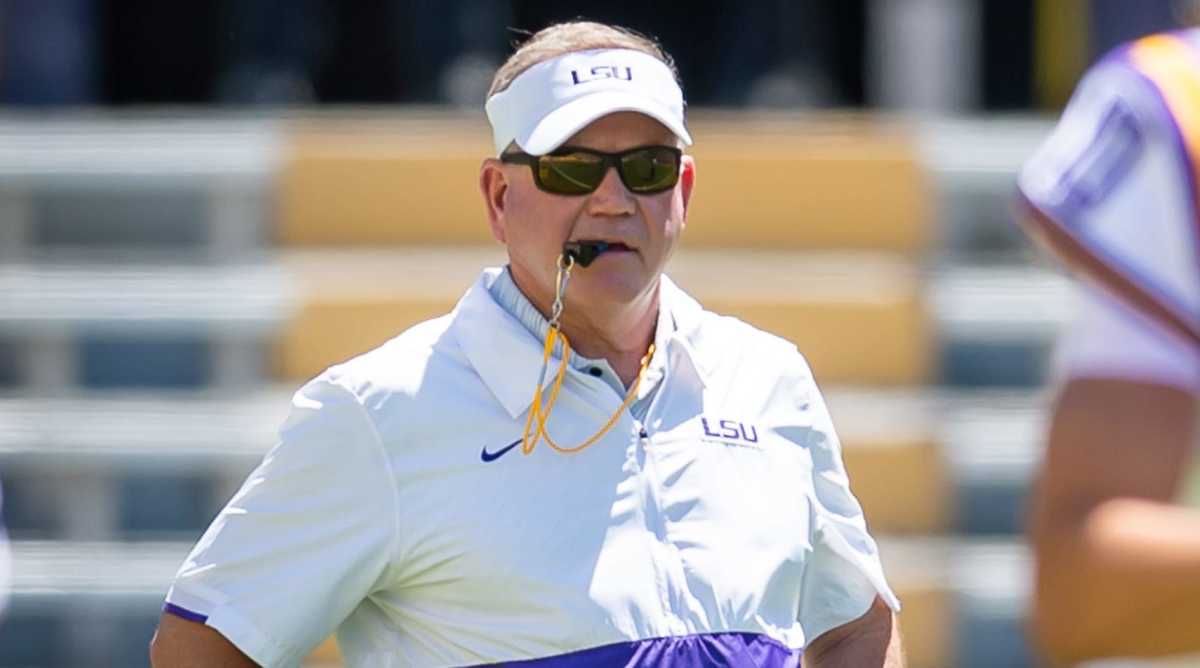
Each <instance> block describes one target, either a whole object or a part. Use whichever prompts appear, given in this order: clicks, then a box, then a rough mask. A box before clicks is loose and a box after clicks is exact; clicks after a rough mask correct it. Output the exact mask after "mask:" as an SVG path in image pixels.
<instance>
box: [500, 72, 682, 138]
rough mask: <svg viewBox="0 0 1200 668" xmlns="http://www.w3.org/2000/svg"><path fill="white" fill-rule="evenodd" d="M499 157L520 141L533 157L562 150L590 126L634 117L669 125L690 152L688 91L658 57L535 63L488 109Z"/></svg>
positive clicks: (503, 91) (502, 92)
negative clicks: (608, 118) (620, 114)
mask: <svg viewBox="0 0 1200 668" xmlns="http://www.w3.org/2000/svg"><path fill="white" fill-rule="evenodd" d="M484 109H485V110H486V111H487V117H488V121H489V122H490V123H491V124H492V140H493V141H494V142H495V144H496V155H500V154H501V153H503V152H504V150H505V149H506V148H508V145H509V144H511V143H512V142H516V143H517V146H520V147H521V150H523V151H525V152H526V153H529V154H530V155H544V154H546V153H549V152H551V151H553V150H554V149H556V148H558V147H559V146H561V145H562V144H563V143H564V142H565V141H567V139H569V138H570V137H571V135H573V134H575V133H576V132H579V131H580V130H582V129H583V128H584V127H585V126H586V125H587V124H588V123H591V122H592V121H594V120H596V119H597V118H600V117H601V116H605V115H607V114H611V113H613V112H617V111H636V112H639V113H643V114H646V115H647V116H650V117H651V118H654V119H655V120H657V121H658V122H660V123H662V124H663V125H665V126H667V128H668V129H670V130H671V132H673V133H675V135H676V136H677V137H679V139H681V140H682V141H683V143H684V144H685V145H687V146H690V145H691V144H692V137H691V135H689V134H688V131H687V126H686V125H685V123H684V120H683V91H682V90H680V89H679V84H678V83H676V82H675V77H674V75H672V74H671V70H670V68H668V67H667V66H666V64H665V63H663V62H662V61H660V60H659V59H657V58H655V57H653V56H651V55H650V54H647V53H642V52H641V51H633V50H630V49H596V50H593V51H576V52H573V53H567V54H564V55H562V56H559V57H557V58H553V59H551V60H547V61H545V62H542V63H538V64H537V65H534V66H533V67H530V68H529V69H527V70H525V71H524V72H522V73H521V74H520V75H519V76H518V77H517V78H516V79H513V82H512V83H511V84H510V85H509V86H508V88H506V89H504V90H502V91H500V92H499V93H496V94H495V95H493V96H491V97H490V98H488V101H487V104H486V105H485V106H484Z"/></svg>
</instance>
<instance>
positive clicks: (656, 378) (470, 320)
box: [453, 267, 705, 418]
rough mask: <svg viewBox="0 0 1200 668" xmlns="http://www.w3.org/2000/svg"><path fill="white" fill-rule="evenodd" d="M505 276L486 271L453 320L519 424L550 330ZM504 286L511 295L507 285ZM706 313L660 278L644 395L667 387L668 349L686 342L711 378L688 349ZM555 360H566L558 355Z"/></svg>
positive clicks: (478, 367) (481, 373) (475, 361)
mask: <svg viewBox="0 0 1200 668" xmlns="http://www.w3.org/2000/svg"><path fill="white" fill-rule="evenodd" d="M505 274H506V270H505V269H502V268H498V267H494V268H488V269H485V270H484V271H483V273H482V274H480V276H479V279H478V280H476V282H475V284H474V285H472V286H471V288H470V289H468V290H467V293H466V294H465V295H463V297H462V299H461V300H459V302H458V305H457V306H456V307H455V309H454V314H453V317H454V330H455V335H456V337H457V339H458V342H459V345H461V346H462V349H463V352H464V354H466V356H467V359H468V360H470V362H471V366H472V367H474V368H475V370H476V372H477V373H479V376H480V378H481V379H482V380H483V382H484V384H486V385H487V387H488V389H489V390H491V392H492V394H493V395H494V396H495V397H496V399H497V400H499V401H500V403H501V405H503V406H504V409H505V410H506V411H507V412H508V414H509V415H511V416H512V417H514V418H515V417H517V416H519V415H521V414H522V413H524V412H525V410H526V409H528V408H529V404H530V403H531V402H532V400H533V388H534V386H535V385H536V384H537V380H538V374H539V372H540V371H541V368H542V341H543V338H541V337H544V336H545V333H546V328H547V327H549V324H548V323H547V322H546V319H545V318H544V317H542V315H541V313H540V312H538V310H537V309H536V308H535V307H534V306H533V304H531V303H530V302H529V300H528V299H527V298H525V296H524V294H522V293H521V292H520V290H519V289H517V288H516V284H515V283H513V282H512V279H511V277H508V276H506V275H505ZM504 281H507V283H508V284H509V285H510V286H511V290H510V289H509V287H508V286H506V285H504V284H503V283H502V282H504ZM498 282H501V284H499V285H498V284H497V283H498ZM514 293H515V294H514ZM502 302H506V303H509V304H510V307H509V308H505V304H503V303H502ZM513 305H515V308H514V307H513ZM702 313H703V309H702V308H701V307H700V305H699V304H698V303H696V301H695V300H694V299H692V298H691V297H690V296H689V295H687V293H685V292H684V291H683V290H681V289H679V288H678V287H677V286H676V285H675V283H674V282H672V281H671V280H670V279H669V278H667V277H666V276H662V277H661V278H660V283H659V314H658V324H657V329H656V331H655V335H654V341H655V353H654V356H653V357H652V358H651V361H650V365H649V367H648V368H647V370H646V374H647V375H646V377H645V378H644V379H643V383H642V387H640V388H639V391H638V394H639V395H642V396H644V395H645V394H646V393H649V391H650V389H651V388H653V387H655V386H656V385H657V384H658V383H659V382H661V381H662V378H663V375H664V367H665V364H666V359H667V350H668V347H669V346H670V345H671V343H672V341H673V340H679V339H680V338H681V337H683V339H684V341H682V342H683V343H684V349H685V350H686V351H687V353H688V354H689V356H690V357H692V362H693V364H694V365H695V366H696V367H697V370H699V371H701V373H700V374H699V375H700V377H701V379H703V377H704V376H705V374H704V372H703V367H702V366H701V365H700V363H699V360H698V359H697V358H696V354H695V350H694V348H693V347H692V346H691V345H687V343H686V338H688V337H689V336H690V333H691V332H693V331H694V330H695V329H696V328H697V327H698V325H699V321H700V316H701V314H702ZM572 357H575V358H577V359H580V360H581V361H580V365H577V364H572V365H571V366H572V367H576V368H580V366H581V365H582V366H586V365H587V364H589V363H595V362H591V361H589V360H586V359H582V358H579V356H576V355H573V356H572ZM554 359H555V360H557V359H560V357H559V355H558V353H557V351H556V353H555V357H554ZM605 364H607V362H605Z"/></svg>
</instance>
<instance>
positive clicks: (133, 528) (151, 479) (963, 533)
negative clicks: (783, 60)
mask: <svg viewBox="0 0 1200 668" xmlns="http://www.w3.org/2000/svg"><path fill="white" fill-rule="evenodd" d="M692 130H693V134H694V136H695V137H696V139H697V144H696V149H695V154H696V156H697V161H698V164H699V180H698V184H699V186H698V189H697V195H696V199H695V202H694V209H693V214H692V217H691V221H690V225H689V228H688V231H687V233H686V234H685V237H684V246H683V248H682V250H681V251H680V253H679V254H678V256H677V257H676V258H675V259H674V260H673V261H672V264H671V268H670V270H669V273H671V274H672V275H673V276H674V277H675V278H676V280H677V282H679V283H680V284H681V285H682V286H683V287H684V288H685V289H687V290H689V291H691V292H692V293H694V294H695V295H697V296H698V297H699V298H700V299H701V300H702V301H703V302H705V303H706V304H707V305H708V306H709V307H710V308H712V309H714V310H718V311H724V312H728V313H731V314H735V315H739V316H741V317H743V318H745V319H747V320H749V321H750V322H753V323H756V324H759V325H760V326H763V327H764V328H767V329H769V330H772V331H775V332H777V333H779V334H781V335H784V336H786V337H788V338H791V339H792V340H794V341H795V342H797V344H798V345H799V346H800V348H801V350H802V351H804V352H805V353H806V354H807V356H808V357H809V360H810V362H811V364H812V366H813V368H814V370H815V372H816V374H817V377H818V379H819V381H820V382H821V383H822V385H823V387H824V388H825V391H826V393H827V395H828V398H829V402H830V405H831V410H832V412H833V414H834V418H835V420H836V422H837V425H838V427H839V429H840V431H841V433H842V437H843V441H844V442H845V454H846V460H847V463H848V466H849V468H850V472H851V479H852V482H853V486H854V489H855V491H856V492H857V494H858V495H859V497H860V498H861V500H862V502H863V505H864V506H865V507H866V510H867V513H868V519H869V521H870V522H871V524H872V527H873V530H874V532H875V533H876V535H877V536H879V537H880V538H881V544H882V550H883V555H884V558H885V564H886V566H887V569H888V571H889V575H890V578H891V580H892V582H893V584H894V586H895V587H896V588H897V590H898V591H899V594H900V596H901V598H902V600H903V601H904V603H905V605H906V608H905V612H904V614H903V617H902V625H903V629H904V632H905V636H906V642H907V644H908V648H909V657H910V665H911V666H913V668H951V667H954V666H972V667H975V668H989V667H997V668H999V667H1001V666H1003V667H1010V666H1032V665H1035V662H1034V660H1033V659H1032V657H1031V656H1030V653H1029V649H1028V647H1027V645H1026V643H1025V641H1024V639H1023V636H1022V633H1021V613H1022V609H1023V606H1024V604H1025V597H1026V591H1027V576H1028V564H1027V559H1026V555H1025V552H1024V549H1023V548H1022V546H1021V545H1020V543H1019V540H1018V538H1017V532H1018V531H1019V525H1020V521H1021V520H1020V518H1021V514H1022V507H1023V502H1024V496H1025V493H1026V489H1027V487H1028V477H1029V469H1030V466H1031V464H1032V462H1033V461H1034V460H1035V459H1036V457H1037V450H1036V449H1037V445H1038V439H1039V437H1038V435H1039V420H1040V418H1039V417H1038V416H1039V414H1040V412H1039V411H1038V409H1037V406H1038V402H1039V399H1040V390H1039V385H1040V383H1041V381H1042V379H1043V374H1044V368H1045V363H1046V360H1047V350H1048V344H1049V342H1050V339H1051V337H1052V336H1053V333H1054V330H1055V328H1056V326H1057V324H1058V323H1059V322H1061V320H1062V318H1063V317H1064V316H1065V314H1066V313H1068V311H1069V306H1070V297H1069V294H1068V293H1067V291H1066V285H1065V283H1064V281H1063V280H1062V279H1061V278H1059V277H1057V276H1055V275H1053V274H1051V273H1049V272H1047V271H1046V270H1043V269H1039V268H1036V267H1033V266H1030V265H1029V264H1028V262H1027V257H1026V255H1025V254H1024V250H1023V249H1024V247H1023V241H1021V239H1020V238H1019V237H1018V235H1017V233H1016V231H1015V230H1013V229H1012V228H1011V227H1010V223H1009V222H1008V220H1007V210H1008V209H1007V207H1008V196H1009V194H1010V190H1011V187H1012V178H1013V173H1014V170H1015V168H1016V167H1017V165H1018V164H1019V163H1020V161H1021V160H1022V159H1023V158H1024V157H1025V156H1026V155H1027V154H1028V153H1029V152H1030V151H1031V150H1032V148H1033V147H1034V145H1035V144H1036V142H1037V141H1038V139H1039V138H1040V137H1041V136H1042V134H1043V133H1044V132H1045V131H1047V130H1048V125H1046V124H1045V123H1042V122H1034V121H1026V120H1020V119H1010V120H1002V121H1001V120H995V121H973V122H968V121H939V122H936V123H928V124H925V123H919V122H902V121H899V120H880V119H878V118H871V117H862V116H854V115H816V116H812V115H810V116H803V117H797V116H771V115H761V114H758V115H737V114H732V113H708V114H705V113H702V112H700V113H697V114H695V117H694V119H693V122H692ZM488 139H489V135H488V133H487V131H486V129H485V127H484V126H483V124H482V119H481V118H478V117H476V116H471V117H460V116H456V115H453V114H451V113H443V112H438V113H434V112H423V111H413V112H403V113H391V114H377V113H365V112H363V113H358V112H347V113H342V114H339V115H320V114H316V115H308V116H305V117H302V118H291V117H279V118H262V117H247V116H236V115H234V116H221V115H220V114H205V116H204V117H203V118H200V117H194V116H173V115H169V114H167V115H162V114H160V115H153V116H148V115H131V116H121V117H116V118H114V117H111V116H105V117H102V118H89V117H87V116H77V117H63V118H52V119H38V118H34V117H31V116H26V117H16V116H14V117H7V118H4V119H2V120H0V387H2V389H3V393H2V394H0V469H2V470H3V472H4V484H5V494H6V498H5V510H6V520H7V522H8V524H9V527H10V530H11V534H12V538H13V540H14V557H15V588H14V592H13V602H12V607H11V610H10V613H9V618H8V620H7V622H6V624H5V626H4V627H3V629H0V667H5V666H19V665H25V664H28V663H38V665H71V666H111V665H142V664H144V662H145V658H144V657H145V648H146V643H147V642H148V641H149V639H150V635H151V633H152V632H153V628H154V623H155V620H156V618H157V616H158V611H159V608H160V605H161V602H162V597H163V594H164V592H165V588H166V585H167V583H168V581H169V579H170V577H171V575H172V574H173V572H174V569H175V568H176V567H177V566H178V564H179V563H180V561H181V560H182V558H183V556H184V555H185V554H186V551H187V549H188V547H189V546H190V544H191V542H192V541H194V540H195V539H196V537H197V536H198V534H199V532H200V531H201V530H202V529H203V528H204V527H205V526H206V525H207V523H208V522H209V520H210V519H211V518H212V516H213V515H214V514H215V512H216V511H217V509H218V508H219V507H220V506H221V505H222V504H223V503H224V501H225V500H226V499H227V498H228V497H229V495H230V494H231V493H232V492H233V490H234V489H236V486H237V485H238V484H239V483H240V481H241V479H242V478H243V477H244V476H245V475H246V473H247V472H248V471H249V470H250V468H251V467H252V466H253V465H254V464H255V463H256V462H257V460H258V459H259V458H260V457H261V455H262V453H263V452H264V451H265V450H266V449H267V448H268V447H269V446H270V445H271V444H272V441H273V431H274V429H275V427H276V426H277V425H278V423H279V422H280V420H281V419H282V417H283V414H284V412H285V411H286V408H287V400H288V396H289V394H290V392H292V391H293V390H294V389H295V388H296V387H297V386H298V385H299V384H300V383H301V382H302V381H303V380H304V379H305V378H307V377H309V376H311V375H313V374H315V373H317V372H319V371H320V370H321V369H322V368H324V367H325V366H328V365H329V364H332V363H335V362H337V361H339V360H342V359H345V358H347V357H349V356H351V355H353V354H355V353H356V352H359V351H362V350H365V349H367V348H369V347H372V346H374V345H377V344H378V343H381V342H382V341H384V340H386V339H387V338H389V337H390V336H392V335H394V334H395V333H398V332H399V331H401V330H402V329H404V328H405V327H406V326H407V325H409V324H411V323H413V322H416V321H418V320H420V319H424V318H426V317H430V316H432V315H435V314H438V313H441V312H444V311H445V310H447V309H448V308H449V307H451V306H452V305H453V303H454V301H455V299H456V298H457V297H458V296H459V295H460V294H461V292H462V291H463V290H464V289H465V288H466V286H467V285H469V283H470V282H471V281H472V279H473V278H474V277H475V275H476V273H477V271H478V269H479V268H480V267H481V266H483V265H485V264H490V263H498V262H502V261H503V249H501V248H500V247H498V246H496V245H494V244H492V243H491V241H490V238H489V235H488V234H487V230H486V225H485V223H484V220H483V215H482V214H483V208H482V203H481V202H480V201H479V197H478V195H477V194H476V179H477V169H478V165H479V162H480V160H481V159H482V158H483V156H485V155H486V154H487V153H488V152H489V150H490V143H489V141H488ZM749 160H753V161H754V163H755V165H756V166H755V169H754V170H749V169H746V164H747V161H749ZM764 162H766V163H768V164H771V165H774V166H776V169H774V170H772V171H771V172H770V173H769V175H768V178H758V177H756V176H755V175H761V174H762V173H763V172H762V164H763V163H764ZM313 662H314V663H321V662H334V663H336V649H334V648H333V647H332V645H326V646H324V647H323V648H322V650H321V651H320V652H318V654H317V655H316V656H315V658H314V659H313Z"/></svg>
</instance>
